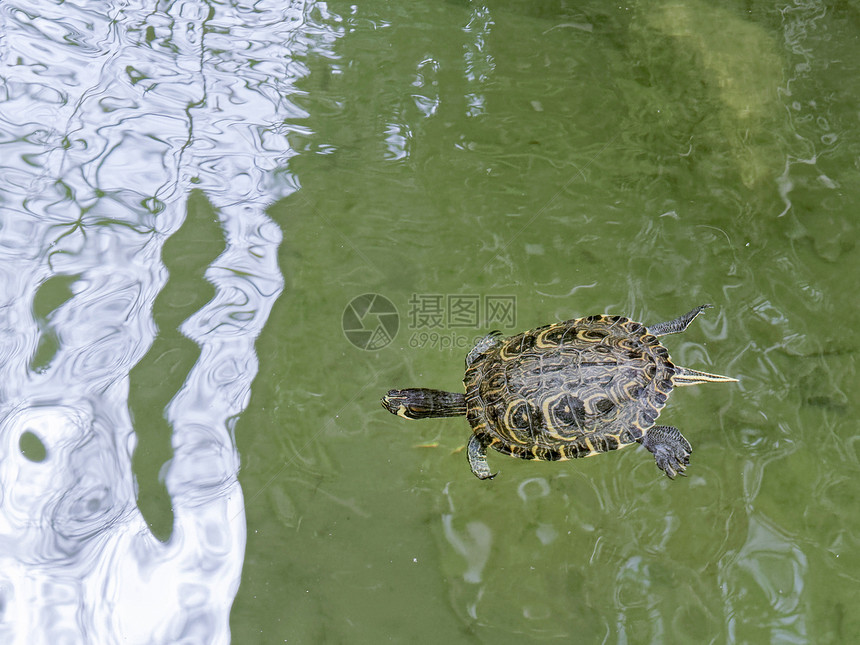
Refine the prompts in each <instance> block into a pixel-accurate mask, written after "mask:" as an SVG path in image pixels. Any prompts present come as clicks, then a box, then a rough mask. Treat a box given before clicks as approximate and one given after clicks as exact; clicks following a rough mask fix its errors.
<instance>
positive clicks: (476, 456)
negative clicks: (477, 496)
mask: <svg viewBox="0 0 860 645" xmlns="http://www.w3.org/2000/svg"><path fill="white" fill-rule="evenodd" d="M466 453H467V454H468V456H469V466H470V467H471V468H472V472H473V473H474V474H475V477H477V478H478V479H492V478H493V477H495V476H496V475H497V474H498V473H491V472H490V466H489V465H488V464H487V446H486V444H485V443H484V442H483V441H481V440H480V439H479V438H478V435H476V434H473V435H472V436H471V437H470V438H469V446H468V447H467V449H466Z"/></svg>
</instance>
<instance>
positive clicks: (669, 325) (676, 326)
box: [648, 305, 713, 336]
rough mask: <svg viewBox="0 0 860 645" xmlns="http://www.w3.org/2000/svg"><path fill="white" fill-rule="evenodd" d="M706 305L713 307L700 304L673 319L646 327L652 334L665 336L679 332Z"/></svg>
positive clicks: (688, 324) (705, 307)
mask: <svg viewBox="0 0 860 645" xmlns="http://www.w3.org/2000/svg"><path fill="white" fill-rule="evenodd" d="M708 307H713V305H701V306H699V307H696V308H695V309H693V310H692V311H688V312H687V313H685V314H684V315H683V316H678V317H677V318H675V320H669V321H668V322H661V323H658V324H656V325H651V326H650V327H648V332H649V333H651V334H654V335H655V336H665V335H666V334H680V333H681V332H682V331H684V330H685V329H686V328H687V327H689V326H690V323H691V322H693V319H694V318H695V317H696V316H698V315H699V314H700V313H702V312H703V311H704V310H705V309H707V308H708Z"/></svg>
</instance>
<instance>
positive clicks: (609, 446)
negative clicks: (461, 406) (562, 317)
mask: <svg viewBox="0 0 860 645" xmlns="http://www.w3.org/2000/svg"><path fill="white" fill-rule="evenodd" d="M675 370H676V368H675V366H674V365H673V364H672V361H671V360H670V358H669V352H668V351H667V350H666V348H665V347H663V345H661V344H660V342H659V341H658V340H657V338H656V337H655V336H654V335H652V334H650V333H648V330H647V329H646V328H645V326H643V325H641V324H640V323H637V322H635V321H632V320H629V319H628V318H623V317H621V316H588V317H586V318H578V319H576V320H568V321H566V322H562V323H557V324H554V325H546V326H544V327H538V328H537V329H532V330H530V331H526V332H523V333H521V334H517V335H516V336H511V337H510V338H507V339H503V340H500V341H498V342H497V343H496V344H495V345H494V346H492V347H490V348H489V349H487V350H486V351H484V352H483V353H482V354H481V355H479V356H478V357H477V358H476V359H475V360H473V362H472V364H471V365H470V366H469V367H468V368H467V370H466V375H465V378H464V380H463V382H464V384H465V386H466V405H467V416H468V419H469V423H470V424H471V426H472V431H473V432H474V433H475V434H476V435H478V437H479V438H480V439H482V440H484V442H485V443H486V445H489V446H492V447H493V448H495V449H496V450H498V451H499V452H502V453H506V454H510V455H513V456H515V457H520V458H523V459H541V460H548V461H555V460H563V459H570V458H574V457H587V456H590V455H593V454H597V453H601V452H606V451H608V450H615V449H617V448H620V447H623V446H626V445H630V444H631V443H634V442H636V441H637V440H638V439H640V438H641V437H642V436H643V435H644V433H646V432H647V431H648V429H649V428H651V427H652V426H653V425H654V422H655V420H656V419H657V417H658V416H659V414H660V410H661V409H662V408H663V406H664V405H665V403H666V399H667V398H668V396H669V394H670V393H671V391H672V387H673V385H672V375H673V374H674V373H675Z"/></svg>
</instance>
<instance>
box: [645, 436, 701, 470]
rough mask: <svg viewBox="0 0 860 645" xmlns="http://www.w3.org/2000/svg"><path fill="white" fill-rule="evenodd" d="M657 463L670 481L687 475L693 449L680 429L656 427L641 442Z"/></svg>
mask: <svg viewBox="0 0 860 645" xmlns="http://www.w3.org/2000/svg"><path fill="white" fill-rule="evenodd" d="M639 443H641V444H642V445H643V446H645V447H646V448H647V449H648V450H649V451H650V452H651V454H653V455H654V459H655V460H656V461H657V467H658V468H659V469H660V470H662V471H663V472H664V473H666V476H667V477H669V479H675V475H677V474H678V473H680V474H682V475H685V476H686V473H685V472H684V471H685V470H686V469H687V465H688V464H689V463H690V453H691V452H693V448H692V447H691V446H690V442H689V441H687V440H686V439H685V438H684V435H682V434H681V431H680V430H678V428H674V427H672V426H654V427H653V428H650V429H649V430H648V431H647V432H646V433H645V436H644V437H642V438H641V439H640V440H639Z"/></svg>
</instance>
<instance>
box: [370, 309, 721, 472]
mask: <svg viewBox="0 0 860 645" xmlns="http://www.w3.org/2000/svg"><path fill="white" fill-rule="evenodd" d="M710 306H711V305H701V306H699V307H696V308H695V309H693V310H692V311H690V312H688V313H686V314H684V315H683V316H679V317H678V318H676V319H674V320H670V321H668V322H662V323H658V324H656V325H650V326H645V325H643V324H642V323H639V322H636V321H634V320H631V319H629V318H625V317H623V316H614V315H608V314H601V315H594V316H586V317H584V318H576V319H571V320H567V321H564V322H559V323H554V324H549V325H544V326H543V327H537V328H535V329H530V330H529V331H525V332H522V333H520V334H516V335H515V336H510V337H507V338H503V337H502V335H501V332H499V331H493V332H490V333H489V334H487V335H486V336H485V337H483V338H482V339H481V340H479V341H478V342H477V343H476V345H475V346H474V347H473V348H472V350H471V351H470V352H469V353H468V355H467V356H466V373H465V377H464V378H463V384H464V386H465V394H459V393H454V392H443V391H441V390H432V389H426V388H409V389H401V390H390V391H389V392H388V394H386V395H385V396H384V397H383V398H382V405H383V406H384V407H385V408H386V409H387V410H388V411H389V412H391V413H393V414H396V415H399V416H401V417H404V418H406V419H427V418H437V417H456V416H465V417H466V418H467V419H468V421H469V424H470V425H471V427H472V436H471V437H470V439H469V443H468V446H467V451H466V454H467V456H468V459H469V466H470V467H471V469H472V472H473V473H474V474H475V476H476V477H478V479H492V478H494V477H495V476H496V474H498V473H493V472H491V470H490V468H489V465H488V464H487V448H494V449H495V450H497V451H499V452H501V453H503V454H507V455H511V456H513V457H519V458H521V459H537V460H542V461H564V460H567V459H573V458H579V457H590V456H592V455H596V454H600V453H605V452H609V451H610V450H616V449H618V448H622V447H625V446H630V445H633V444H635V443H639V444H641V445H643V446H644V447H645V448H647V449H648V450H649V451H650V452H651V453H652V454H653V455H654V459H655V461H656V462H657V467H658V468H660V469H661V470H662V471H663V472H664V473H665V474H666V475H667V476H668V477H669V478H670V479H674V478H675V476H676V475H677V474H679V473H680V474H683V475H686V473H685V470H686V468H687V466H688V465H689V463H690V454H691V452H692V447H691V446H690V443H689V442H688V441H687V440H686V439H685V438H684V436H683V435H682V434H681V432H680V431H679V430H678V429H677V428H675V427H673V426H663V425H655V421H656V420H657V417H658V416H659V415H660V411H661V409H662V408H663V406H664V405H665V404H666V400H667V399H668V397H669V395H670V394H671V393H672V390H673V389H674V388H675V387H676V386H682V385H698V384H700V383H729V382H736V381H737V379H734V378H731V377H729V376H720V375H718V374H709V373H707V372H700V371H697V370H693V369H689V368H686V367H680V366H678V365H676V364H675V363H673V362H672V359H671V358H670V357H669V352H668V351H667V350H666V348H665V347H664V346H663V345H662V344H661V343H660V341H659V340H658V338H659V337H660V336H666V335H668V334H677V333H680V332H683V331H684V330H685V329H687V327H688V326H689V325H690V323H691V322H692V321H693V319H694V318H696V316H698V315H699V314H700V313H702V312H703V311H704V310H705V309H707V308H708V307H710Z"/></svg>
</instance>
